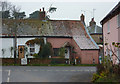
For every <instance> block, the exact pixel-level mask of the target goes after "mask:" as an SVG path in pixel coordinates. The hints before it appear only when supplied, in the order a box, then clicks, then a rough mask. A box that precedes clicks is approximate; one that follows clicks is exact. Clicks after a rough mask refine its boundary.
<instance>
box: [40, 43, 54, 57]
mask: <svg viewBox="0 0 120 84" xmlns="http://www.w3.org/2000/svg"><path fill="white" fill-rule="evenodd" d="M52 55H53V49H52V45H51V43H49V42H47V43H46V44H44V45H43V46H42V48H41V50H40V51H39V53H38V56H39V58H48V57H49V56H52Z"/></svg>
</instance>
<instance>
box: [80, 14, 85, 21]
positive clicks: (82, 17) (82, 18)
mask: <svg viewBox="0 0 120 84" xmlns="http://www.w3.org/2000/svg"><path fill="white" fill-rule="evenodd" d="M80 19H81V21H82V22H85V16H84V15H83V14H81V16H80Z"/></svg>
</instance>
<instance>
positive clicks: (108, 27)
mask: <svg viewBox="0 0 120 84" xmlns="http://www.w3.org/2000/svg"><path fill="white" fill-rule="evenodd" d="M107 29H108V33H110V21H108V22H107Z"/></svg>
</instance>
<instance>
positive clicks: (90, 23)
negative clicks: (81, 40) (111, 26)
mask: <svg viewBox="0 0 120 84" xmlns="http://www.w3.org/2000/svg"><path fill="white" fill-rule="evenodd" d="M93 25H96V22H95V21H94V18H92V19H91V21H90V22H89V26H93Z"/></svg>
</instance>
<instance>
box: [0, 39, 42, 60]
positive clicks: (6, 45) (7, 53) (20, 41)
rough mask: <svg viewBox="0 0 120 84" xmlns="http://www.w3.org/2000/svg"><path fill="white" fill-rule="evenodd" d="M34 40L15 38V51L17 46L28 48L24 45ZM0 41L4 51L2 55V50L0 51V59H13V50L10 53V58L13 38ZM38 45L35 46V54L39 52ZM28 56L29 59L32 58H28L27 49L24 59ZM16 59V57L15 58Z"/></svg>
mask: <svg viewBox="0 0 120 84" xmlns="http://www.w3.org/2000/svg"><path fill="white" fill-rule="evenodd" d="M32 39H35V38H17V49H18V46H19V45H24V46H25V47H27V48H28V46H27V45H25V43H26V42H27V41H28V40H32ZM0 40H2V49H3V50H4V54H3V51H2V49H1V50H0V58H13V57H14V50H13V51H12V56H11V47H14V43H13V42H14V39H13V38H0ZM39 48H40V46H39V45H35V53H38V52H39ZM27 54H28V57H29V58H32V56H29V48H28V51H27V52H26V53H25V57H26V55H27ZM17 55H18V50H17ZM17 57H18V56H17Z"/></svg>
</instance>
